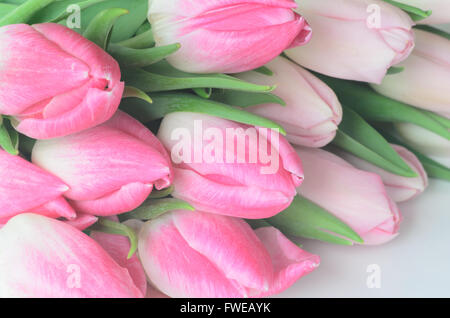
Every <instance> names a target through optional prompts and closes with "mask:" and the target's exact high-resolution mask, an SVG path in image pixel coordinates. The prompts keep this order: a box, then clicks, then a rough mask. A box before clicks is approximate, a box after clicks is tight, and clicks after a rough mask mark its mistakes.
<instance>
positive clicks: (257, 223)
mask: <svg viewBox="0 0 450 318" xmlns="http://www.w3.org/2000/svg"><path fill="white" fill-rule="evenodd" d="M245 222H247V223H248V224H249V225H250V226H251V227H252V229H254V230H256V229H259V228H261V227H268V226H272V225H271V224H270V223H269V222H267V221H266V220H263V219H256V220H245Z"/></svg>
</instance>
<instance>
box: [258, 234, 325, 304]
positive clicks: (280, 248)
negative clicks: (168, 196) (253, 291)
mask: <svg viewBox="0 0 450 318" xmlns="http://www.w3.org/2000/svg"><path fill="white" fill-rule="evenodd" d="M255 233H256V235H257V236H258V238H259V239H260V240H261V242H262V243H263V244H264V247H265V248H266V249H267V251H268V252H269V254H270V257H271V258H272V263H273V268H274V272H275V279H274V282H273V284H272V285H271V286H270V289H269V290H268V291H267V292H263V293H261V294H258V295H257V297H264V296H269V295H274V294H278V293H280V292H282V291H284V290H286V289H287V288H289V287H290V286H292V284H294V283H295V282H296V281H297V280H298V279H300V278H301V277H302V276H304V275H307V274H309V273H310V272H312V271H313V270H315V269H316V268H317V267H318V266H319V264H320V258H319V256H317V255H313V254H310V253H308V252H306V251H304V250H302V249H301V248H299V247H298V246H297V245H295V244H294V243H292V242H291V241H289V240H288V239H287V238H286V237H285V236H284V235H283V234H282V233H281V232H280V231H279V230H277V229H276V228H274V227H262V228H259V229H257V230H255Z"/></svg>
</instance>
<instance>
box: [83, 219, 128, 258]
mask: <svg viewBox="0 0 450 318" xmlns="http://www.w3.org/2000/svg"><path fill="white" fill-rule="evenodd" d="M87 230H89V231H97V232H102V233H108V234H117V235H122V236H127V237H128V239H129V240H130V251H129V252H128V259H130V258H131V257H132V256H133V254H134V253H135V252H136V249H137V237H136V233H135V232H134V231H133V229H132V228H131V227H129V226H126V225H125V224H122V223H119V222H114V221H111V220H108V219H107V218H104V217H99V218H98V221H97V223H95V224H94V225H92V226H91V227H89V228H88V229H87Z"/></svg>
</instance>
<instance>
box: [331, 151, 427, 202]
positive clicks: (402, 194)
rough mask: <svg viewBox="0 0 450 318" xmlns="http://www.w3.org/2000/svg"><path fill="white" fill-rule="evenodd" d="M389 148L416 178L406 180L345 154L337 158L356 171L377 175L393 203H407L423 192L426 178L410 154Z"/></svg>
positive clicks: (420, 166)
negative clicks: (412, 171)
mask: <svg viewBox="0 0 450 318" xmlns="http://www.w3.org/2000/svg"><path fill="white" fill-rule="evenodd" d="M391 146H392V148H394V150H395V151H396V152H397V153H398V154H399V155H400V156H401V157H402V158H403V160H404V161H405V162H406V163H407V164H408V165H409V166H410V167H411V169H412V170H414V171H415V172H416V173H417V177H414V178H407V177H402V176H399V175H396V174H393V173H390V172H388V171H386V170H383V169H381V168H379V167H377V166H374V165H372V164H371V163H369V162H367V161H365V160H363V159H360V158H358V157H355V156H353V155H351V154H349V153H346V152H339V156H340V157H342V158H343V159H345V160H346V161H347V162H349V163H350V164H352V165H353V166H354V167H356V168H358V169H361V170H364V171H369V172H373V173H376V174H378V175H379V176H380V177H381V179H382V180H383V183H384V185H385V187H386V191H387V193H388V195H389V197H390V198H391V199H392V200H394V201H395V202H403V201H407V200H410V199H412V198H414V197H416V196H418V195H419V194H421V193H422V192H423V191H425V189H426V188H427V186H428V176H427V173H426V172H425V170H424V168H423V166H422V163H421V162H420V161H419V159H418V158H417V157H416V156H415V155H414V154H413V153H412V152H410V151H409V150H408V149H406V148H404V147H401V146H397V145H391Z"/></svg>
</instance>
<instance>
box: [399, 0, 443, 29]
mask: <svg viewBox="0 0 450 318" xmlns="http://www.w3.org/2000/svg"><path fill="white" fill-rule="evenodd" d="M395 1H396V2H400V3H404V4H407V5H410V6H414V7H416V8H419V9H422V10H425V11H428V10H431V11H432V14H431V16H429V17H428V18H426V19H424V20H420V21H418V22H417V23H420V24H444V23H450V15H449V14H448V13H449V12H450V2H449V1H445V0H395Z"/></svg>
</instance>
